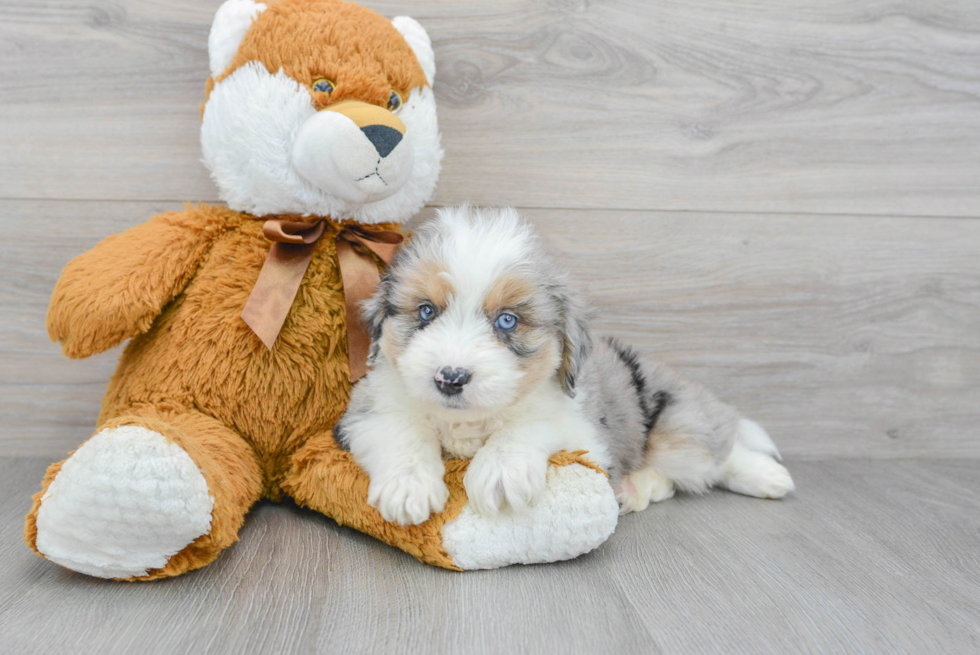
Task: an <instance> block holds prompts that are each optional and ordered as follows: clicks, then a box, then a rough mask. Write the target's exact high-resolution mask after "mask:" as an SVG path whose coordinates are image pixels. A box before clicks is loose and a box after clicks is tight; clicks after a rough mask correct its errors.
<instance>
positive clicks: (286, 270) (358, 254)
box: [242, 219, 403, 382]
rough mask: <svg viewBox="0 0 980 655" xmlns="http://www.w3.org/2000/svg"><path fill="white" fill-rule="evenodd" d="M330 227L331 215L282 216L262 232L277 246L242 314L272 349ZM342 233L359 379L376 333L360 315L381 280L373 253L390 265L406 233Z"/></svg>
mask: <svg viewBox="0 0 980 655" xmlns="http://www.w3.org/2000/svg"><path fill="white" fill-rule="evenodd" d="M326 227H327V221H326V220H320V221H317V222H315V223H303V222H300V221H285V220H280V219H272V220H268V221H266V222H265V224H264V225H263V226H262V233H263V234H264V235H265V238H267V239H268V240H269V241H272V247H271V248H270V249H269V254H268V255H266V258H265V263H263V264H262V270H261V271H260V272H259V278H258V279H257V280H256V281H255V286H254V287H253V288H252V293H251V294H250V295H249V297H248V301H247V302H246V303H245V308H244V309H243V310H242V319H243V320H244V321H245V323H246V324H247V325H248V326H249V327H250V328H252V331H253V332H255V334H256V335H257V336H258V337H259V339H261V341H262V343H264V344H265V346H266V348H268V349H269V350H272V346H273V344H275V342H276V338H277V337H278V336H279V331H280V330H281V329H282V325H283V323H285V321H286V316H287V315H288V314H289V308H290V307H292V305H293V301H294V300H295V299H296V293H297V292H298V291H299V287H300V284H302V282H303V276H304V275H305V274H306V269H307V268H308V267H309V265H310V260H311V259H313V251H314V250H315V249H316V243H317V241H318V240H319V239H320V237H322V236H323V233H324V232H325V231H326ZM336 238H337V264H338V266H339V267H340V277H341V280H342V281H343V284H344V307H345V309H346V310H347V352H348V355H349V357H350V376H351V382H355V381H357V379H358V378H360V377H361V376H362V375H364V373H366V372H367V357H368V349H369V348H370V346H371V338H370V337H369V336H368V334H367V331H366V330H365V329H364V326H363V325H362V324H361V322H360V321H359V320H357V315H358V307H357V305H358V303H359V302H360V301H362V300H365V299H366V298H368V297H369V296H370V295H371V294H372V293H373V292H374V288H375V287H376V286H377V284H378V282H379V281H380V279H381V277H380V275H379V274H378V267H377V264H376V263H375V260H374V258H373V257H372V256H371V253H374V254H375V255H377V256H378V257H380V258H381V260H382V261H383V262H385V263H386V264H388V263H390V262H391V258H392V257H393V256H394V254H395V250H397V249H398V244H400V243H401V242H402V240H403V237H402V235H401V234H399V233H398V232H391V231H387V230H371V229H368V228H366V227H364V226H361V225H343V226H338V231H337V235H336Z"/></svg>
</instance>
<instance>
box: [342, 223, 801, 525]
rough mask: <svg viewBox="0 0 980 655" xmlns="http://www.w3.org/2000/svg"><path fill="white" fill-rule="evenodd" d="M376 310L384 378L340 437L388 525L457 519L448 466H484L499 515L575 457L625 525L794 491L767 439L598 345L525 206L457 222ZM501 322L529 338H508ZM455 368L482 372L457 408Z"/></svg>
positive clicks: (641, 363) (645, 364)
mask: <svg viewBox="0 0 980 655" xmlns="http://www.w3.org/2000/svg"><path fill="white" fill-rule="evenodd" d="M429 295H431V296H433V297H434V298H435V300H434V299H433V298H429V297H426V296H429ZM498 300H499V301H501V302H503V303H504V304H505V305H506V306H504V307H502V308H497V306H496V305H495V304H494V303H495V302H497V301H498ZM508 303H509V304H508ZM423 304H430V305H433V306H436V305H437V307H436V316H435V318H434V319H432V320H431V321H428V322H423V321H422V319H421V318H420V316H419V315H418V311H419V309H418V308H419V307H420V306H421V305H423ZM365 309H366V312H365V313H366V317H367V321H368V325H369V328H370V332H371V336H372V351H371V363H372V366H373V369H372V370H371V371H370V372H369V373H368V375H367V376H366V377H365V378H364V379H363V380H362V381H361V382H360V383H359V384H358V385H357V386H356V387H355V389H354V392H353V394H352V397H351V403H350V406H349V408H348V411H347V413H346V414H345V415H344V417H343V418H342V419H341V420H340V422H339V423H338V425H337V427H336V429H335V436H336V437H337V440H338V442H339V443H340V444H341V446H343V447H345V448H348V449H350V450H351V452H352V454H353V455H354V457H355V459H356V460H357V461H358V462H359V463H360V464H361V466H362V467H364V468H365V470H366V471H367V472H368V474H369V475H370V476H371V490H370V491H369V502H370V503H371V504H372V505H374V506H376V507H378V509H379V511H381V513H382V515H383V516H384V517H385V518H386V519H388V520H395V521H398V522H400V523H405V524H411V523H418V522H421V521H424V520H425V519H426V518H428V516H429V514H430V513H431V512H438V511H441V509H442V507H443V505H444V503H445V499H446V497H447V496H448V491H447V490H446V489H445V485H444V484H443V482H442V475H443V473H444V468H443V466H442V458H443V457H445V456H451V457H466V458H473V461H472V462H471V464H470V467H469V469H468V472H467V475H466V478H465V480H464V484H465V485H466V489H467V496H468V498H469V501H470V502H471V503H472V504H473V505H474V506H475V507H476V509H477V510H478V511H482V512H484V513H487V514H493V513H496V512H497V511H499V510H500V509H502V508H503V507H504V506H506V505H509V506H510V507H511V508H513V509H520V508H521V507H523V506H525V505H528V504H531V503H533V502H534V501H535V500H536V498H537V497H538V496H539V495H540V493H541V491H542V490H543V488H544V485H545V476H546V469H547V459H548V457H549V456H550V455H551V454H552V453H554V452H556V451H558V450H562V449H566V450H579V449H584V450H588V451H589V453H590V454H589V457H591V458H593V459H595V460H596V461H597V463H598V464H599V465H600V466H602V467H603V468H604V469H605V470H606V471H607V472H608V473H609V475H610V481H611V482H612V484H613V485H614V486H615V488H616V490H617V498H618V499H619V501H620V503H621V506H622V510H623V512H624V513H625V512H629V511H635V510H640V509H643V508H645V507H646V506H647V505H648V504H649V503H650V502H651V501H654V502H655V501H659V500H664V499H666V498H669V497H670V496H671V495H673V491H674V488H675V487H678V488H681V489H683V490H687V491H692V492H698V493H700V492H704V491H706V490H707V489H708V488H710V487H711V486H715V485H720V486H725V487H727V488H729V489H731V490H734V491H738V492H741V493H746V494H749V495H754V496H760V497H770V498H778V497H781V496H783V495H785V494H786V493H788V492H789V491H790V490H792V488H793V483H792V479H791V478H790V476H789V473H788V472H787V471H786V469H785V468H784V467H783V466H782V465H780V464H779V463H777V462H776V459H777V458H778V452H777V451H776V448H775V445H773V443H772V441H771V440H770V439H769V437H768V435H767V434H766V433H765V431H763V430H762V428H761V427H759V426H758V425H756V424H755V423H753V422H752V421H749V420H747V419H743V418H741V417H740V416H739V414H738V413H737V411H736V410H735V409H734V408H732V407H730V406H729V405H726V404H724V403H722V402H721V401H719V400H718V399H717V398H715V396H714V395H712V394H711V393H710V392H709V391H707V390H705V389H703V388H702V387H700V386H698V385H696V384H694V383H692V382H689V381H686V380H683V379H681V378H679V377H678V376H677V375H676V374H675V373H673V372H672V371H671V370H670V369H668V368H667V367H665V366H664V365H662V364H659V363H656V362H652V361H646V360H641V358H640V357H639V356H638V355H637V354H636V353H635V352H634V351H633V350H632V349H630V348H629V347H627V346H624V345H622V344H621V343H619V342H617V341H616V340H614V339H611V338H601V339H595V340H594V339H593V337H592V334H591V331H590V324H591V321H592V316H593V312H592V311H591V310H590V309H589V308H588V306H587V305H586V304H585V303H584V302H583V300H582V297H581V296H580V295H579V294H578V293H576V292H575V291H574V289H573V288H572V286H571V285H570V283H569V282H568V278H567V275H566V274H565V273H564V271H562V269H561V267H560V266H559V265H558V264H557V262H556V261H555V259H554V258H553V257H551V256H550V255H549V254H548V253H547V251H546V249H545V247H544V245H543V243H542V241H541V239H540V238H539V237H538V236H537V235H536V234H535V233H534V231H533V228H532V227H531V226H530V224H529V223H528V222H526V221H525V220H523V219H522V218H520V217H519V216H518V215H517V213H516V212H515V211H514V210H512V209H481V208H472V207H469V206H462V207H458V208H449V209H443V210H441V211H440V212H439V215H438V216H437V217H436V218H435V219H434V220H432V221H429V222H427V223H426V224H424V225H423V226H422V227H421V228H420V229H419V230H418V231H417V233H416V234H415V235H414V236H413V238H412V239H411V240H410V241H409V243H408V245H406V247H405V248H404V249H402V251H401V252H400V253H399V254H398V255H397V256H396V258H395V260H394V261H393V262H392V265H391V267H390V268H389V269H388V271H387V273H386V275H385V277H384V279H383V280H382V282H381V284H380V286H379V289H378V291H377V293H376V294H375V295H374V297H373V298H372V299H371V300H370V301H368V303H367V304H366V307H365ZM500 313H511V314H513V315H516V316H517V317H518V321H519V327H518V328H515V329H514V330H513V331H511V332H503V331H502V330H501V329H499V327H497V326H496V325H495V321H496V319H497V318H498V316H499V315H500ZM447 367H451V370H452V371H457V370H463V369H464V368H465V370H466V372H467V381H466V382H464V383H463V385H461V388H460V389H454V391H455V393H453V394H452V395H447V394H446V393H445V392H444V391H440V388H441V387H442V386H443V385H444V383H445V379H443V378H439V375H440V370H443V369H444V368H447ZM437 380H441V382H440V381H437Z"/></svg>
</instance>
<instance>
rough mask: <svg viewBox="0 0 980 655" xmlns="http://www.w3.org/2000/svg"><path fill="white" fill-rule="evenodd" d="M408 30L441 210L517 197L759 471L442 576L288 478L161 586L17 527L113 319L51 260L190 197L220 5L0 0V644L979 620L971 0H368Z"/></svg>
mask: <svg viewBox="0 0 980 655" xmlns="http://www.w3.org/2000/svg"><path fill="white" fill-rule="evenodd" d="M364 2H365V3H366V4H369V5H370V6H372V7H373V8H375V9H377V10H379V11H380V12H382V13H383V14H385V15H387V16H395V15H398V14H402V13H408V14H411V15H413V16H415V17H416V18H418V19H419V20H420V21H421V22H422V23H423V24H424V25H425V26H426V27H427V28H428V30H429V32H430V34H431V36H432V39H433V43H434V47H435V51H436V61H437V67H438V73H437V82H436V85H435V92H436V96H437V98H438V101H439V106H440V122H441V126H442V129H443V144H444V146H445V149H446V159H445V162H444V172H443V175H442V179H441V180H440V183H439V188H438V192H437V196H436V198H435V201H434V204H435V205H442V204H448V203H454V202H459V201H463V200H471V201H477V202H488V203H493V204H504V203H507V204H514V205H516V206H518V207H519V208H520V209H521V210H522V211H523V212H524V213H526V214H527V215H528V216H529V217H530V218H532V219H533V220H534V221H535V222H536V223H537V224H538V225H539V227H540V229H541V231H542V232H543V233H544V234H545V235H546V236H547V237H548V239H549V241H550V243H551V244H552V246H553V248H554V249H555V250H556V251H557V252H558V253H559V254H560V255H561V257H562V258H563V260H564V261H565V262H566V263H567V265H568V266H569V267H570V268H571V269H572V272H573V274H574V276H575V278H576V279H577V280H578V281H579V283H580V284H581V286H583V287H584V288H585V289H586V290H587V291H588V292H589V293H590V294H591V295H592V296H593V297H594V298H595V300H596V301H597V304H598V305H599V306H600V307H601V308H602V313H601V317H600V324H601V327H602V329H603V330H605V331H608V332H611V333H613V334H615V335H617V336H619V337H621V338H623V339H624V340H626V341H629V342H631V343H634V344H635V345H636V346H637V347H638V348H639V350H641V351H642V352H643V353H645V354H647V355H650V356H656V357H659V358H661V359H663V360H665V361H667V362H669V363H671V364H673V365H675V366H676V367H678V368H679V369H681V370H682V371H683V372H684V373H685V374H686V375H688V376H690V377H692V378H694V379H696V380H698V381H700V382H702V383H705V384H707V385H709V386H710V387H712V388H713V389H714V390H716V391H717V392H718V393H719V395H721V396H722V397H723V398H724V399H725V400H727V401H729V402H732V403H734V404H736V405H738V406H739V407H740V408H742V410H743V411H744V412H745V413H746V414H747V415H749V416H751V417H753V418H755V419H756V420H758V421H760V422H761V423H762V424H764V425H765V426H766V427H767V428H769V430H770V431H771V432H772V434H773V435H774V437H775V439H776V441H777V443H778V444H779V445H780V448H781V449H782V451H783V453H784V454H785V455H786V456H787V457H788V460H789V466H790V469H791V470H792V472H793V473H794V476H795V477H796V479H797V482H798V484H799V487H800V490H799V493H798V494H797V495H796V496H794V497H792V498H790V499H788V500H787V501H786V502H778V503H777V502H762V501H755V500H750V499H746V498H741V497H737V496H733V495H728V494H716V495H712V496H709V497H705V498H678V499H675V500H672V501H670V502H668V503H666V504H664V505H662V506H658V507H655V508H652V509H650V510H648V511H647V512H644V513H643V514H641V515H637V516H631V517H627V518H626V519H624V521H623V522H622V523H621V525H620V527H619V529H618V531H617V533H616V534H615V535H614V536H613V538H612V539H610V541H609V542H608V543H607V544H606V545H605V546H603V547H602V548H601V549H600V550H599V551H598V552H596V553H594V554H592V555H590V556H588V557H584V558H581V559H580V560H577V561H574V562H568V563H563V564H556V565H551V566H536V567H517V568H511V569H506V570H501V571H495V572H485V573H468V574H463V575H456V574H451V573H447V572H444V571H439V570H435V569H431V568H427V567H423V566H421V565H419V564H417V563H415V561H414V560H412V559H410V558H408V557H407V556H404V555H402V554H401V553H398V552H396V551H393V550H391V549H388V548H386V547H385V546H383V545H381V544H379V543H377V542H375V541H373V540H371V539H369V538H367V537H364V536H362V535H360V534H357V533H354V532H352V531H349V530H344V529H340V528H338V527H337V526H335V525H333V524H332V523H331V522H330V521H328V520H326V519H324V518H322V517H319V516H316V515H313V514H311V513H308V512H305V511H302V510H299V509H297V508H296V507H294V506H292V505H283V506H272V505H262V506H260V507H259V508H258V509H257V510H256V511H255V512H254V513H253V514H252V516H251V517H250V519H249V522H248V524H247V527H246V530H245V534H244V536H243V539H242V541H241V543H240V544H238V545H237V546H236V547H235V548H234V549H232V550H231V551H229V552H228V553H227V554H226V555H225V556H224V557H223V558H222V559H221V560H220V561H219V562H217V563H216V564H214V565H213V566H211V567H209V568H208V569H206V570H204V571H200V572H198V573H194V574H192V575H189V576H187V577H185V578H182V579H179V580H172V581H166V582H160V583H154V584H147V585H119V584H113V583H107V582H102V581H98V580H93V579H89V578H85V577H84V576H79V575H74V574H71V573H69V572H67V571H64V570H62V569H59V568H58V567H56V566H54V565H52V564H50V563H48V562H45V561H43V560H40V559H39V558H37V557H35V556H34V555H32V554H31V553H30V552H29V551H28V550H27V549H26V547H25V546H24V545H23V544H22V543H21V541H20V530H21V521H22V516H23V514H24V512H25V511H26V509H27V507H28V504H29V498H30V495H31V494H32V493H33V492H34V491H35V490H36V488H37V487H38V485H39V481H40V476H41V473H42V471H43V469H44V466H45V464H46V463H48V462H50V461H53V460H55V459H60V458H62V457H64V455H65V454H66V453H67V452H68V451H69V450H70V449H72V448H74V447H75V446H77V445H78V444H79V443H80V442H81V441H83V440H84V439H85V438H86V437H87V436H88V435H89V434H90V432H91V429H92V426H93V423H94V421H95V417H96V415H97V413H98V406H99V401H100V398H101V396H102V394H103V393H104V391H105V385H106V382H107V381H108V379H109V376H110V374H111V373H112V370H113V367H114V365H115V360H116V357H117V356H118V351H113V352H109V353H106V354H103V355H99V356H97V357H94V358H92V359H89V360H85V361H80V362H72V361H69V360H67V359H65V358H64V357H62V356H61V354H60V352H59V348H58V346H57V345H55V344H51V343H50V342H49V341H48V339H47V336H46V334H45V330H44V314H45V310H46V306H47V301H48V298H49V296H50V292H51V289H52V287H53V286H54V283H55V280H56V279H57V277H58V274H59V272H60V270H61V268H62V267H63V266H64V264H65V263H66V262H67V261H68V260H69V259H71V258H72V257H73V256H75V255H77V254H79V253H80V252H82V251H84V250H86V249H87V248H90V247H91V246H92V245H94V244H95V243H97V242H98V241H99V240H101V239H102V238H103V237H104V236H106V235H108V234H111V233H113V232H118V231H121V230H124V229H126V228H128V227H130V226H132V225H135V224H138V223H141V222H143V221H145V220H146V219H147V218H149V217H150V216H151V215H152V214H154V213H156V212H159V211H162V210H165V209H171V208H174V207H179V206H180V203H182V202H184V201H197V200H206V201H214V200H216V198H217V195H216V192H215V189H214V187H213V185H212V184H211V182H210V180H209V178H208V175H207V172H206V171H205V169H204V168H203V166H202V165H201V163H200V161H199V159H200V152H199V145H198V129H199V126H200V123H199V120H200V114H199V109H198V107H199V103H200V102H201V100H202V98H203V88H204V78H205V76H206V75H207V53H206V51H205V44H206V41H207V31H208V27H209V24H210V20H211V17H212V15H213V13H214V10H215V9H216V8H217V6H218V4H219V3H220V0H171V1H168V2H160V1H157V0H95V1H93V2H87V3H78V2H77V1H76V0H46V1H45V2H37V1H36V0H0V55H2V56H0V230H2V233H3V235H4V239H3V240H0V274H2V276H3V280H2V284H0V482H2V483H3V489H4V494H3V496H2V499H0V654H4V655H5V654H6V653H34V652H45V653H48V652H52V651H58V650H60V651H63V652H99V653H130V652H164V653H171V652H172V653H184V652H200V651H204V650H207V649H210V650H212V651H214V652H235V653H239V652H312V651H339V650H355V651H369V650H375V651H405V652H410V651H425V650H432V651H437V652H481V651H482V652H491V653H492V652H503V651H522V652H532V653H533V652H556V651H565V652H571V651H575V650H580V651H583V652H584V651H593V652H595V651H600V652H605V651H620V652H627V653H628V652H645V653H649V652H657V651H658V650H660V651H665V652H684V651H688V652H726V653H727V652H751V653H756V652H766V651H768V652H780V653H782V652H792V651H808V652H818V651H822V652H842V651H844V652H902V651H904V652H950V653H952V652H976V651H978V650H980V625H978V624H980V619H978V617H980V589H978V585H980V566H978V565H980V562H978V558H980V555H978V553H980V549H978V541H980V525H978V521H980V513H978V511H977V510H978V507H977V505H978V502H980V496H978V494H980V473H978V471H980V256H978V253H980V5H978V4H977V3H976V1H975V0H942V1H941V2H940V1H936V2H931V1H930V2H926V1H925V0H919V1H916V0H797V1H795V2H766V3H749V2H744V1H742V0H700V1H698V2H691V1H690V0H658V1H657V2H650V1H649V0H605V1H604V2H590V1H586V0H534V1H530V2H529V1H526V0H487V1H485V2H480V3H466V2H447V1H444V0H417V1H416V2H397V1H389V0H378V1H373V0H364Z"/></svg>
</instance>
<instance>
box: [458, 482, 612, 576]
mask: <svg viewBox="0 0 980 655" xmlns="http://www.w3.org/2000/svg"><path fill="white" fill-rule="evenodd" d="M618 518H619V504H618V503H617V502H616V497H615V494H614V493H613V490H612V487H611V486H610V485H609V480H608V479H607V478H606V476H605V474H603V473H600V472H599V471H597V470H595V469H593V468H590V467H588V466H584V465H582V464H579V463H569V464H568V465H562V466H559V465H555V466H552V467H550V470H549V471H548V484H547V487H546V488H545V491H544V493H543V494H542V496H541V498H540V499H539V500H538V501H537V503H535V504H534V505H532V506H531V507H529V508H528V509H526V510H524V511H521V512H513V511H509V512H503V513H500V514H498V515H496V516H493V517H488V516H485V515H482V514H480V513H478V512H477V511H475V510H474V508H473V507H472V506H471V505H470V504H469V503H467V505H466V506H464V507H463V509H462V511H461V512H460V513H459V515H458V516H457V517H456V518H455V519H453V520H451V521H447V522H446V524H445V525H444V526H443V528H442V544H443V548H445V550H446V552H447V553H448V554H449V556H450V557H451V558H452V560H453V562H454V563H455V564H456V566H458V567H459V568H461V569H464V570H470V569H495V568H499V567H501V566H507V565H510V564H536V563H541V562H557V561H560V560H566V559H572V558H574V557H578V556H579V555H582V554H584V553H588V552H590V551H592V550H594V549H595V548H598V547H599V546H600V545H601V544H602V543H603V542H604V541H605V540H606V539H608V538H609V535H611V534H612V533H613V530H615V529H616V522H617V520H618Z"/></svg>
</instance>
